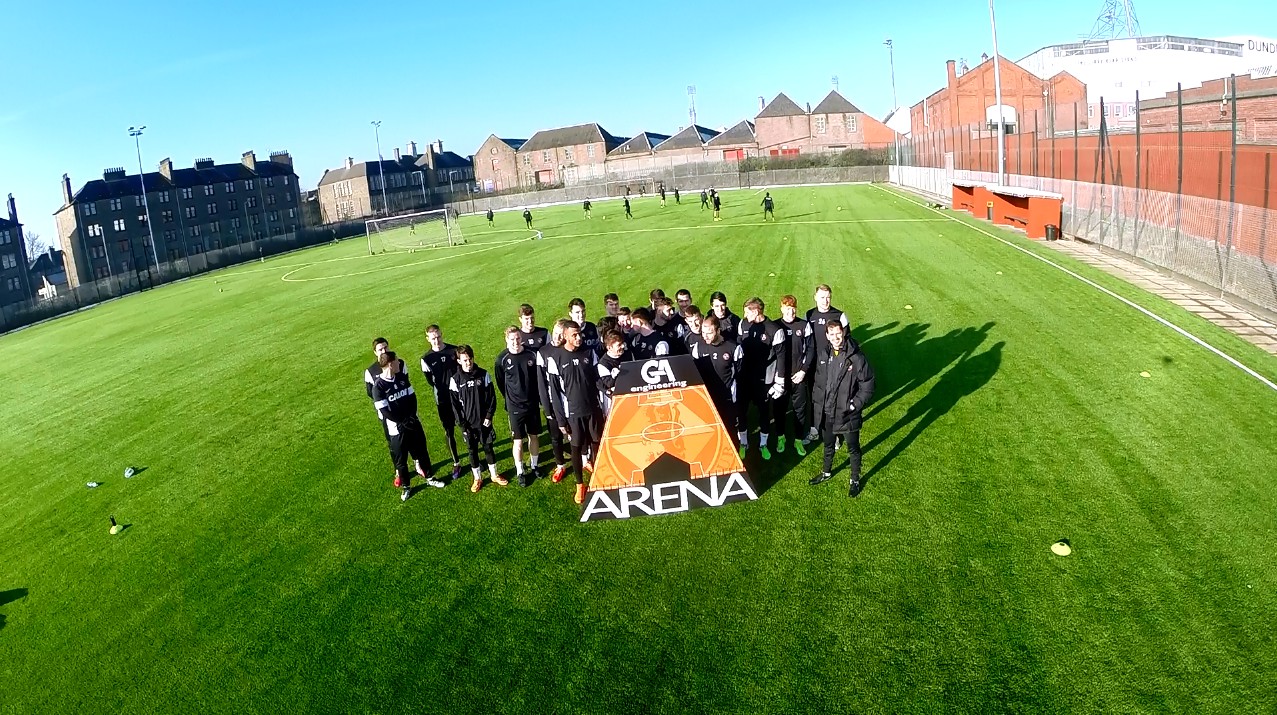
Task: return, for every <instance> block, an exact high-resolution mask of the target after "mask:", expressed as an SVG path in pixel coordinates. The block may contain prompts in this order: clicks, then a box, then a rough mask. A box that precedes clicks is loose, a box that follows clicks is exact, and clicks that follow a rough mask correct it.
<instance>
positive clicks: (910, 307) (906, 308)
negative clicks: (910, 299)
mask: <svg viewBox="0 0 1277 715" xmlns="http://www.w3.org/2000/svg"><path fill="white" fill-rule="evenodd" d="M905 310H913V306H912V305H906V306H905Z"/></svg>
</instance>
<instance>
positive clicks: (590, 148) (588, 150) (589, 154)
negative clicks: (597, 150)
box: [585, 144, 594, 159]
mask: <svg viewBox="0 0 1277 715" xmlns="http://www.w3.org/2000/svg"><path fill="white" fill-rule="evenodd" d="M585 156H586V158H589V159H593V158H594V145H593V144H589V145H587V146H586V147H585Z"/></svg>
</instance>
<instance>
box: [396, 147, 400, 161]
mask: <svg viewBox="0 0 1277 715" xmlns="http://www.w3.org/2000/svg"><path fill="white" fill-rule="evenodd" d="M395 161H399V147H395Z"/></svg>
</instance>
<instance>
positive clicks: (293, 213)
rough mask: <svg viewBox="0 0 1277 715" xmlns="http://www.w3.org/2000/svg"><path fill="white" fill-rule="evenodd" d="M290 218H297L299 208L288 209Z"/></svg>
mask: <svg viewBox="0 0 1277 715" xmlns="http://www.w3.org/2000/svg"><path fill="white" fill-rule="evenodd" d="M288 218H297V209H288Z"/></svg>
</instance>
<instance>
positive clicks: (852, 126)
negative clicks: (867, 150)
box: [842, 114, 856, 132]
mask: <svg viewBox="0 0 1277 715" xmlns="http://www.w3.org/2000/svg"><path fill="white" fill-rule="evenodd" d="M842 123H843V125H844V126H846V127H847V131H848V132H855V131H856V115H854V114H846V115H843V118H842Z"/></svg>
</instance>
